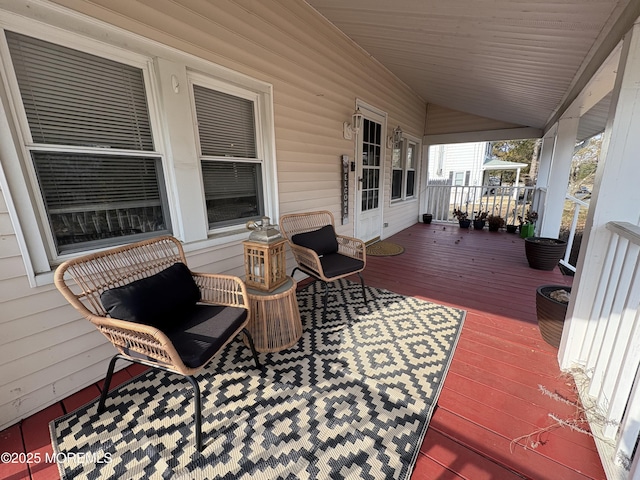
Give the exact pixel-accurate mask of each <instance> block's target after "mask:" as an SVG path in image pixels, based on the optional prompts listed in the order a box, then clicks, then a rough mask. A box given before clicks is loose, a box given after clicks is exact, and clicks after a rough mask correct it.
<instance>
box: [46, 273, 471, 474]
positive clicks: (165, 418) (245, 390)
mask: <svg viewBox="0 0 640 480" xmlns="http://www.w3.org/2000/svg"><path fill="white" fill-rule="evenodd" d="M328 295H329V297H328V299H327V300H328V303H327V313H326V316H323V315H322V303H323V297H324V287H323V286H322V283H321V282H314V283H312V284H310V285H309V286H308V287H306V288H305V289H303V290H301V291H300V292H298V304H299V307H300V314H301V317H302V320H303V326H304V333H303V336H302V338H301V339H300V340H299V341H298V343H297V344H295V345H294V346H293V347H291V348H289V349H287V350H283V351H282V352H278V353H269V354H261V355H260V359H261V362H262V364H263V366H264V369H263V371H259V370H258V369H256V368H255V365H254V363H253V358H252V356H251V353H250V351H249V349H248V348H247V347H246V346H245V345H244V344H243V343H242V341H241V340H240V339H237V340H235V341H233V342H231V343H230V344H229V345H227V347H225V349H224V351H223V352H222V353H221V354H220V355H218V356H217V357H215V358H214V359H213V361H212V362H211V363H210V364H209V365H208V367H207V368H206V369H205V370H204V371H203V372H202V373H201V374H199V375H197V376H196V380H197V381H198V382H199V385H200V388H201V390H202V401H203V403H202V414H203V415H202V435H203V447H204V448H203V451H202V453H199V452H197V451H196V449H195V438H194V434H193V403H192V402H193V390H192V388H191V386H190V384H189V383H188V381H187V380H185V379H184V378H183V377H181V376H179V375H173V374H168V373H166V372H160V371H157V370H149V371H147V372H145V373H143V374H141V375H139V376H138V377H136V378H133V379H131V380H130V381H129V382H127V383H125V384H123V385H121V386H119V387H118V388H117V391H115V392H112V393H110V395H109V397H108V398H107V402H106V410H105V412H104V413H102V414H100V415H99V414H97V412H96V409H97V401H94V402H91V403H89V404H87V405H85V406H83V407H80V408H79V409H77V410H75V411H74V412H71V413H69V414H67V415H65V416H63V417H61V418H58V419H56V420H54V421H53V422H51V424H50V430H51V438H52V443H53V450H54V454H55V455H56V459H57V460H58V461H59V462H60V463H58V467H59V469H60V473H61V477H62V478H63V479H74V478H96V479H98V478H100V479H101V480H102V479H121V478H127V479H146V478H172V479H178V478H179V479H191V480H193V479H205V478H206V479H223V478H224V479H230V478H233V479H238V478H242V479H252V480H254V479H258V480H267V479H276V478H280V479H285V478H287V479H289V478H291V479H293V478H308V479H333V478H358V479H369V480H380V479H403V480H406V479H409V478H410V476H411V473H412V470H413V468H414V464H415V462H416V459H417V455H418V453H419V450H420V446H421V445H422V441H423V439H424V436H425V433H426V430H427V426H428V425H429V421H430V420H431V416H432V414H433V411H434V408H435V406H436V401H437V399H438V395H439V394H440V390H441V388H442V385H443V383H444V380H445V376H446V373H447V371H448V369H449V365H450V363H451V359H452V358H453V354H454V351H455V348H456V344H457V341H458V338H459V336H460V332H461V329H462V324H463V322H464V318H465V311H464V310H458V309H455V308H451V307H446V306H443V305H438V304H435V303H430V302H426V301H423V300H418V299H416V298H413V297H405V296H403V295H399V294H397V293H393V292H389V291H387V290H381V289H376V288H371V287H369V288H367V299H368V301H367V303H366V304H365V303H364V302H363V299H362V294H361V286H360V284H358V283H352V282H348V281H346V280H340V281H338V282H335V283H333V284H332V285H331V288H330V289H329V292H328ZM79 459H81V460H79Z"/></svg>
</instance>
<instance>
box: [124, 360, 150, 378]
mask: <svg viewBox="0 0 640 480" xmlns="http://www.w3.org/2000/svg"><path fill="white" fill-rule="evenodd" d="M125 370H126V371H127V372H129V375H131V378H133V377H137V376H138V375H140V374H141V373H144V372H146V371H147V370H149V367H147V366H146V365H141V364H139V363H132V364H131V365H129V366H128V367H127V368H125Z"/></svg>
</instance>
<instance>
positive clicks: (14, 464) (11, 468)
mask: <svg viewBox="0 0 640 480" xmlns="http://www.w3.org/2000/svg"><path fill="white" fill-rule="evenodd" d="M0 452H1V453H5V452H6V453H12V454H24V453H25V451H24V445H23V444H22V432H21V431H20V425H13V426H11V427H9V428H7V429H6V430H3V431H2V432H0ZM20 460H21V458H20V457H19V456H12V457H10V458H9V461H8V462H4V461H3V462H0V478H2V479H6V480H9V479H10V480H24V479H27V480H28V479H29V478H30V476H29V467H28V466H27V464H26V463H24V462H22V461H20Z"/></svg>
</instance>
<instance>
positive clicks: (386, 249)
mask: <svg viewBox="0 0 640 480" xmlns="http://www.w3.org/2000/svg"><path fill="white" fill-rule="evenodd" d="M402 252H404V247H403V246H402V245H398V244H397V243H393V242H387V241H385V240H381V241H380V242H376V243H372V244H371V245H368V246H367V255H371V256H372V257H392V256H394V255H400V254H401V253H402Z"/></svg>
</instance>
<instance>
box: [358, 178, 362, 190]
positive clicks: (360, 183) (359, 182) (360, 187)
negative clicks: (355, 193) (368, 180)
mask: <svg viewBox="0 0 640 480" xmlns="http://www.w3.org/2000/svg"><path fill="white" fill-rule="evenodd" d="M361 189H362V177H358V190H361Z"/></svg>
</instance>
